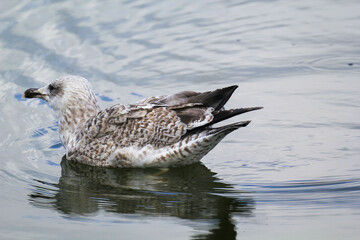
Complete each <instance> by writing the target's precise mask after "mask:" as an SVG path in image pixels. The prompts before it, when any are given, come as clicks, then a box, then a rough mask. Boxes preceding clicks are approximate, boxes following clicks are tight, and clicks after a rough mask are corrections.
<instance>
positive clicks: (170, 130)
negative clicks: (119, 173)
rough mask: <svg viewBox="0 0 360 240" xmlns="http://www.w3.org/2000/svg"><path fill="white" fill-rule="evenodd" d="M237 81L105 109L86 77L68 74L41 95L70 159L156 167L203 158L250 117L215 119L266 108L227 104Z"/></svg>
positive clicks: (93, 162)
mask: <svg viewBox="0 0 360 240" xmlns="http://www.w3.org/2000/svg"><path fill="white" fill-rule="evenodd" d="M50 85H51V87H50ZM236 87H237V86H231V87H228V88H224V89H218V90H216V91H212V92H205V93H197V92H191V91H186V92H181V93H177V94H174V95H169V96H161V97H150V98H147V99H144V100H142V101H140V102H139V103H136V104H125V105H122V104H117V105H114V106H112V107H110V108H107V109H104V110H99V107H98V105H97V102H96V98H95V95H94V93H93V91H92V90H91V87H90V84H89V83H88V81H87V80H86V79H84V78H82V77H78V76H67V77H63V78H60V79H57V80H55V81H54V82H52V83H51V84H49V85H47V86H45V87H44V88H41V89H40V90H41V93H44V96H42V97H41V98H43V99H45V100H47V101H48V102H49V104H50V105H51V106H52V107H53V109H54V110H55V112H57V115H58V118H59V125H60V127H59V133H60V140H61V142H62V143H63V145H64V147H65V149H66V156H67V158H68V159H69V160H75V161H79V162H82V163H85V164H89V165H93V166H115V167H155V166H178V165H187V164H191V163H195V162H198V161H199V160H200V159H201V158H202V157H203V156H204V155H205V154H207V153H208V152H209V151H210V150H211V149H212V148H214V147H215V146H216V144H217V143H219V142H220V141H221V139H223V138H224V137H225V136H226V135H227V134H228V133H230V132H232V131H234V130H235V129H238V128H239V127H244V126H246V125H247V124H248V123H249V122H250V121H245V122H239V123H234V124H230V125H227V126H223V127H219V128H212V123H215V122H220V121H222V120H224V119H227V118H230V117H232V116H235V115H237V114H240V113H243V112H248V111H252V110H257V109H260V107H255V108H242V109H233V110H224V108H223V105H224V104H225V103H226V102H227V100H228V99H229V98H230V96H231V94H232V93H233V91H234V90H235V89H236ZM49 89H53V90H52V91H51V90H49ZM54 90H56V91H54ZM25 93H26V92H25ZM45 95H47V96H45Z"/></svg>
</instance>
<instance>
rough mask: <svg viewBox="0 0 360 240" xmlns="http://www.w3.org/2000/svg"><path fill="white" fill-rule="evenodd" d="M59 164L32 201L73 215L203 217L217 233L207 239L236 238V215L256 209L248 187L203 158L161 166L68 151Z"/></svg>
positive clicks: (36, 189)
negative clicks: (109, 162) (117, 163)
mask: <svg viewBox="0 0 360 240" xmlns="http://www.w3.org/2000/svg"><path fill="white" fill-rule="evenodd" d="M61 168H62V171H61V177H60V179H59V182H58V183H48V182H44V181H39V180H35V181H36V182H34V184H33V189H32V192H31V194H30V195H29V202H30V203H31V204H32V205H34V206H36V207H40V208H47V209H52V210H55V211H59V212H60V213H62V214H66V215H67V216H74V217H75V218H76V217H77V216H78V217H80V216H89V217H90V218H91V216H97V214H96V213H99V212H100V213H101V212H103V211H105V212H107V213H110V216H111V214H113V213H117V214H120V215H119V216H123V217H125V218H128V219H129V220H130V219H136V218H138V219H144V217H146V216H149V217H155V216H171V217H176V218H180V219H186V220H188V221H193V222H191V223H192V224H191V225H196V221H194V220H202V222H207V223H209V228H210V229H211V230H210V232H209V234H210V235H212V236H214V235H216V236H218V237H219V238H215V237H214V238H210V237H209V239H235V235H236V229H235V225H234V223H233V219H232V216H234V215H236V216H239V217H241V216H246V217H247V216H251V215H252V211H253V209H254V201H253V199H252V198H251V195H250V193H248V192H240V191H236V190H235V189H234V188H233V187H232V185H230V184H227V183H223V182H221V181H220V180H219V179H218V178H216V177H215V176H214V175H215V173H213V172H211V171H210V170H209V169H207V168H206V167H205V166H204V165H202V164H200V163H198V164H194V165H191V166H185V167H179V168H169V169H168V171H162V172H161V171H160V172H159V169H154V168H148V169H139V168H136V169H116V168H98V167H92V166H86V165H83V164H79V163H76V162H74V161H68V160H66V158H65V157H64V158H63V160H62V161H61ZM124 214H125V215H124ZM128 214H130V215H128ZM224 236H233V237H229V238H225V237H224ZM195 239H206V238H200V237H199V238H195Z"/></svg>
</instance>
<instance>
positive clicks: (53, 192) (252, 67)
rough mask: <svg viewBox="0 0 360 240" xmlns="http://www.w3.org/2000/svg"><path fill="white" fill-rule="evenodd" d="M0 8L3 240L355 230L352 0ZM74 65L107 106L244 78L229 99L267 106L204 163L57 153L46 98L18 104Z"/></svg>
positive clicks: (358, 66)
mask: <svg viewBox="0 0 360 240" xmlns="http://www.w3.org/2000/svg"><path fill="white" fill-rule="evenodd" d="M1 6H2V7H1V8H0V52H1V54H0V62H1V64H0V124H1V128H0V136H1V140H0V156H1V157H0V182H1V193H0V194H1V195H0V212H1V217H0V238H1V239H64V238H69V239H100V238H101V239H114V236H119V238H120V237H121V238H124V239H145V238H146V239H357V238H358V236H359V234H360V230H359V228H358V226H359V224H360V201H359V199H360V162H359V160H358V159H359V156H360V145H359V142H360V123H359V119H360V99H359V91H360V83H359V81H358V80H359V74H360V57H359V56H360V45H359V39H360V28H359V27H358V26H359V25H360V3H359V2H358V1H346V2H338V1H331V0H321V1H300V2H294V1H160V2H159V1H146V0H138V1H106V2H102V1H98V0H93V1H83V0H79V1H30V0H23V1H20V0H19V1H7V2H2V4H1ZM66 74H78V75H82V76H84V77H86V78H88V79H89V80H90V82H91V83H92V85H93V88H94V89H95V91H96V93H97V96H98V99H99V103H100V105H101V107H108V106H111V105H112V104H115V103H118V102H122V103H129V102H134V101H138V100H140V99H142V98H144V97H148V96H152V95H161V94H164V93H175V92H177V91H182V90H195V91H205V90H211V89H215V88H219V87H223V86H227V85H232V84H237V85H239V89H238V90H237V91H236V92H235V94H234V96H233V97H232V99H231V100H230V101H229V103H228V106H229V107H230V108H231V107H233V108H234V107H248V106H264V107H265V108H264V109H263V110H261V111H256V112H252V113H248V114H247V115H246V116H245V115H244V116H241V117H237V118H236V120H247V119H252V120H253V122H252V123H251V124H250V125H249V126H248V127H246V128H244V129H240V130H239V131H236V132H234V133H232V134H231V135H229V136H227V137H226V138H225V139H224V140H223V141H222V142H221V143H220V144H219V145H218V146H217V147H216V148H215V149H214V150H213V151H212V152H211V153H210V154H208V155H207V156H205V157H204V158H203V160H202V163H199V164H196V165H193V166H188V167H183V168H174V169H98V168H92V167H88V166H84V165H80V164H75V163H69V162H67V160H65V159H63V155H64V149H63V148H62V146H61V144H60V142H59V138H58V133H57V128H58V126H57V122H56V119H55V117H54V115H53V113H52V111H51V109H50V108H49V107H48V105H47V104H46V103H44V102H43V101H41V100H36V99H31V100H25V99H22V98H21V96H22V93H23V91H24V90H25V89H27V88H29V87H40V86H42V85H45V84H47V83H48V82H49V81H51V80H53V79H55V78H57V77H59V76H62V75H66ZM231 121H232V120H230V121H229V122H231Z"/></svg>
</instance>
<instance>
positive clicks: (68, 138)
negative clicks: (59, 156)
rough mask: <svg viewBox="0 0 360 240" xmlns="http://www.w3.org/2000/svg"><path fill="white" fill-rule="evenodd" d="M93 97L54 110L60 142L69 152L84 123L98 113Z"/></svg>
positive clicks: (73, 146)
mask: <svg viewBox="0 0 360 240" xmlns="http://www.w3.org/2000/svg"><path fill="white" fill-rule="evenodd" d="M99 110H100V109H99V106H98V105H97V101H96V98H95V96H94V95H93V96H92V97H91V98H90V99H86V100H85V99H77V101H75V104H71V105H69V106H67V107H66V108H63V109H59V110H56V113H57V115H58V116H57V117H58V120H59V134H60V141H61V143H62V144H63V146H64V147H65V149H66V152H67V153H68V152H71V151H73V150H74V148H75V144H76V135H77V133H78V132H79V131H80V130H81V129H83V127H84V125H85V123H86V121H87V120H88V119H89V118H91V117H93V116H94V115H95V114H97V113H98V112H99Z"/></svg>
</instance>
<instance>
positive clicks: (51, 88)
mask: <svg viewBox="0 0 360 240" xmlns="http://www.w3.org/2000/svg"><path fill="white" fill-rule="evenodd" d="M54 89H55V87H54V86H53V85H52V84H50V85H49V90H50V92H51V91H53V90H54Z"/></svg>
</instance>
